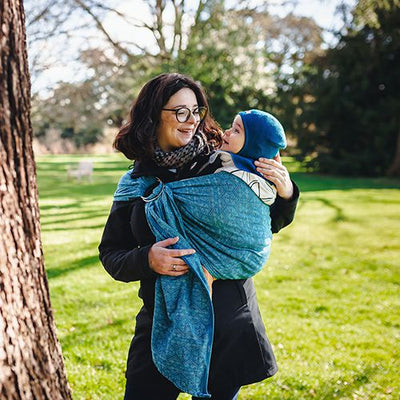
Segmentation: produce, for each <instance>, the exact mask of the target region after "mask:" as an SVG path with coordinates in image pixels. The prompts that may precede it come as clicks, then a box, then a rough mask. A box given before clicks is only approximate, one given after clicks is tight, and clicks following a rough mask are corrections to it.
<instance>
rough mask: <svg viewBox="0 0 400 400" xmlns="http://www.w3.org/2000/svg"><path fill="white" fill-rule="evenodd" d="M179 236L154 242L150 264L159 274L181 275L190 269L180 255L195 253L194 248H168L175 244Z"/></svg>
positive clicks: (150, 252)
mask: <svg viewBox="0 0 400 400" xmlns="http://www.w3.org/2000/svg"><path fill="white" fill-rule="evenodd" d="M178 240H179V237H174V238H169V239H165V240H162V241H161V242H157V243H154V244H153V246H151V248H150V251H149V266H150V268H151V269H152V270H153V271H154V272H157V274H160V275H170V276H180V275H183V274H186V272H188V271H189V267H188V266H187V264H186V263H185V261H183V260H182V259H181V258H180V257H182V256H186V255H189V254H194V253H196V251H195V250H194V249H182V250H178V249H167V247H168V246H170V245H172V244H175V243H176V242H177V241H178Z"/></svg>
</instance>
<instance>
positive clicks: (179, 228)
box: [114, 172, 272, 397]
mask: <svg viewBox="0 0 400 400" xmlns="http://www.w3.org/2000/svg"><path fill="white" fill-rule="evenodd" d="M156 182H157V179H156V178H153V177H141V178H137V179H132V178H131V176H130V173H129V172H128V173H127V174H125V175H124V176H123V177H122V178H121V180H120V183H119V185H118V188H117V191H116V192H115V195H114V200H115V201H127V200H129V199H132V198H133V197H139V196H143V195H144V193H145V191H146V189H147V188H148V187H149V186H151V185H154V184H155V183H156ZM144 200H145V202H146V206H145V212H146V217H147V221H148V223H149V226H150V228H151V230H152V232H153V233H154V235H155V237H156V240H157V241H160V240H164V239H167V238H170V237H175V236H179V241H178V242H177V243H176V244H175V245H174V246H173V247H174V248H179V249H187V248H195V249H196V253H195V254H193V255H189V256H184V257H183V259H184V260H185V262H186V263H187V264H188V266H189V268H190V269H189V272H188V273H187V274H185V275H183V276H179V277H171V276H167V275H160V276H159V277H158V278H157V281H156V294H155V308H154V317H153V328H152V343H151V346H152V356H153V360H154V363H155V365H156V366H157V368H158V370H159V371H160V372H161V373H162V374H163V375H164V376H165V377H166V378H167V379H168V380H170V381H171V382H172V383H174V384H175V385H176V386H177V387H178V388H179V389H181V390H182V391H184V392H187V393H190V394H191V395H193V396H196V397H210V396H209V394H208V392H207V384H208V373H209V367H210V358H211V349H212V341H213V333H214V315H213V307H212V302H211V298H210V293H209V287H208V284H207V280H206V278H205V276H204V273H203V271H202V265H204V267H205V268H206V269H207V270H208V271H209V272H210V273H211V275H212V276H214V277H215V278H217V279H246V278H249V277H251V276H254V275H255V274H256V273H257V272H258V271H260V269H261V268H262V267H263V266H264V264H265V262H266V261H267V259H268V256H269V252H270V243H271V237H272V235H271V220H270V216H269V207H268V206H267V205H265V204H264V203H263V202H262V201H261V200H260V199H259V198H258V197H257V196H256V195H255V194H254V192H253V191H252V190H251V189H250V188H249V187H248V186H247V185H246V184H245V183H244V182H243V181H242V180H241V179H239V178H237V177H236V176H234V175H231V174H229V173H227V172H219V173H216V174H211V175H204V176H200V177H196V178H190V179H184V180H180V181H175V182H170V183H166V184H164V183H161V182H159V184H158V185H157V186H156V187H155V188H154V189H153V192H152V193H151V195H150V196H148V197H146V198H144Z"/></svg>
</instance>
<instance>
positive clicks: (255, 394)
mask: <svg viewBox="0 0 400 400" xmlns="http://www.w3.org/2000/svg"><path fill="white" fill-rule="evenodd" d="M82 158H85V159H91V160H92V161H93V162H94V166H95V169H94V176H93V181H92V182H86V181H85V182H82V183H77V182H75V181H73V180H70V181H69V180H67V179H66V169H67V167H68V165H71V164H73V163H77V162H78V160H80V159H82ZM37 162H38V163H37V170H38V171H37V172H38V181H39V199H40V208H41V224H42V241H43V247H44V255H45V264H46V269H47V274H48V278H49V284H50V292H51V301H52V306H53V309H54V311H55V318H56V324H57V329H58V337H59V339H60V342H61V345H62V349H63V354H64V357H65V361H66V368H67V373H68V379H69V382H70V385H71V388H72V390H73V396H74V399H75V400H78V399H79V400H80V399H93V400H95V399H101V400H107V399H109V400H114V399H122V397H123V387H124V369H125V359H126V354H127V350H128V347H129V343H130V339H131V337H132V334H133V332H134V316H135V313H136V312H137V311H138V310H139V307H140V299H139V298H138V296H137V291H138V283H137V282H133V283H129V284H126V283H122V282H116V281H113V279H112V278H111V277H109V276H108V275H107V273H106V272H105V271H104V269H103V268H102V266H101V264H100V262H99V261H98V256H97V245H98V243H99V240H100V237H101V234H102V229H103V226H104V224H105V221H106V218H107V214H108V211H109V209H110V206H111V203H112V195H113V192H114V190H115V187H116V183H117V182H118V178H119V177H120V176H121V175H122V173H123V172H124V171H125V170H126V169H127V167H128V165H129V161H126V160H125V159H124V158H123V157H122V156H120V155H104V156H84V157H83V156H77V155H75V156H61V155H60V156H43V157H39V158H38V160H37ZM286 162H287V165H288V167H289V169H290V170H291V172H292V177H293V179H294V180H295V181H296V182H297V183H298V185H299V187H300V189H301V192H302V193H301V199H300V202H299V207H298V210H297V215H296V219H295V221H294V223H293V224H292V225H291V226H289V227H287V228H285V229H284V230H283V231H281V232H280V233H279V234H277V235H275V237H274V242H273V246H272V253H271V257H270V259H269V261H268V264H267V265H266V267H265V268H264V270H263V271H262V272H260V273H259V274H258V275H257V276H256V277H255V283H256V286H257V293H258V300H259V304H260V309H261V313H262V316H263V319H264V322H265V325H266V328H267V333H268V336H269V338H270V340H271V342H272V344H273V347H274V350H275V354H276V357H277V361H278V364H279V368H280V370H279V372H278V374H277V375H276V376H275V377H273V378H271V379H269V380H266V381H264V382H261V383H258V384H255V385H251V386H248V387H244V388H243V389H242V390H241V394H240V396H239V399H241V400H244V399H246V400H250V399H251V400H262V399H268V400H282V399H293V400H301V399H334V398H337V399H352V400H355V399H356V400H357V399H400V377H399V371H400V268H399V264H400V240H399V238H400V190H399V189H400V182H399V181H398V180H389V179H384V178H382V179H354V178H336V177H326V176H318V175H310V174H306V173H305V172H301V170H299V168H298V166H297V165H296V164H295V163H294V162H293V161H291V160H286ZM189 398H190V397H189V396H186V395H181V396H180V399H189Z"/></svg>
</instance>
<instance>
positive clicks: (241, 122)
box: [233, 114, 244, 130]
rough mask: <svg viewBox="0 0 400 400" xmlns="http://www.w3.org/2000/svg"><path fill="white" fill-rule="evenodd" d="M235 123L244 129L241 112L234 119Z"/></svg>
mask: <svg viewBox="0 0 400 400" xmlns="http://www.w3.org/2000/svg"><path fill="white" fill-rule="evenodd" d="M233 124H237V125H239V126H240V127H241V128H243V130H244V125H243V120H242V117H241V116H240V115H239V114H237V115H236V117H235V118H234V119H233Z"/></svg>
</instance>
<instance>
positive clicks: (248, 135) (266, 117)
mask: <svg viewBox="0 0 400 400" xmlns="http://www.w3.org/2000/svg"><path fill="white" fill-rule="evenodd" d="M223 140H224V142H223V144H222V147H221V150H222V151H219V152H217V153H216V154H215V157H219V159H220V161H221V164H222V167H221V168H219V169H218V170H216V172H220V171H226V172H230V173H231V174H233V175H236V176H237V177H239V178H240V179H242V180H243V181H244V182H246V184H247V185H249V186H250V188H251V189H252V190H253V191H254V192H255V193H256V194H257V196H258V197H259V198H260V199H261V200H262V201H263V202H264V203H266V204H268V205H271V204H272V203H273V202H274V201H275V198H276V188H275V186H274V184H273V183H271V182H269V181H267V180H265V179H264V178H263V176H262V175H261V174H260V173H259V172H258V171H257V169H256V166H255V165H254V161H255V160H257V159H258V158H260V157H264V158H270V159H272V158H274V157H275V156H276V155H277V154H278V153H279V150H280V149H284V148H285V147H286V137H285V131H284V130H283V127H282V125H281V124H280V122H279V121H278V120H277V119H276V118H275V117H274V116H272V115H271V114H269V113H267V112H265V111H260V110H249V111H241V112H240V113H239V114H238V115H236V117H235V119H234V120H233V123H232V127H231V128H230V129H228V130H226V131H225V135H224V137H223ZM228 152H229V153H228Z"/></svg>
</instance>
